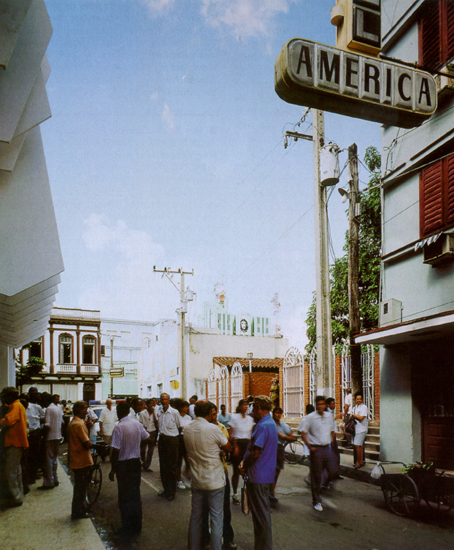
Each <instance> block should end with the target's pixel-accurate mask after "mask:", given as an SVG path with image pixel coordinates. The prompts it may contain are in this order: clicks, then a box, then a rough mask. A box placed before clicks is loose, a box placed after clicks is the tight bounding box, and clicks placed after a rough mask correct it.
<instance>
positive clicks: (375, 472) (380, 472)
mask: <svg viewBox="0 0 454 550" xmlns="http://www.w3.org/2000/svg"><path fill="white" fill-rule="evenodd" d="M382 475H383V469H382V467H381V466H380V462H377V464H375V466H374V469H373V470H372V472H371V473H370V477H372V478H374V479H380V478H381V476H382Z"/></svg>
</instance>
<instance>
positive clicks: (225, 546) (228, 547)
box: [209, 542, 238, 550]
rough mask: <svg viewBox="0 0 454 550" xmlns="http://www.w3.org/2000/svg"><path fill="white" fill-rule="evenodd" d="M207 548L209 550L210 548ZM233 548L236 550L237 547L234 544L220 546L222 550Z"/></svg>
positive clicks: (232, 549) (231, 549)
mask: <svg viewBox="0 0 454 550" xmlns="http://www.w3.org/2000/svg"><path fill="white" fill-rule="evenodd" d="M209 548H211V546H210V547H209ZM235 548H238V546H237V545H236V544H235V543H234V542H228V543H227V544H223V545H222V550H235Z"/></svg>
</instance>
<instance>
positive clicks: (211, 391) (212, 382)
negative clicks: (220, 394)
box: [208, 369, 218, 403]
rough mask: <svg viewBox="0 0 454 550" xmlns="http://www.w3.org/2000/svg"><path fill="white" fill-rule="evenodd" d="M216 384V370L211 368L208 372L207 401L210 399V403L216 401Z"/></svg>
mask: <svg viewBox="0 0 454 550" xmlns="http://www.w3.org/2000/svg"><path fill="white" fill-rule="evenodd" d="M217 385H218V376H217V372H216V370H215V369H212V370H210V373H209V374H208V401H211V402H212V403H216V398H217V391H216V390H217Z"/></svg>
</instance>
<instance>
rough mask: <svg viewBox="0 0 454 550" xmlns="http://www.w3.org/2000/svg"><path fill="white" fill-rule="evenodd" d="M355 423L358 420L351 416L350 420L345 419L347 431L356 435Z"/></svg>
mask: <svg viewBox="0 0 454 550" xmlns="http://www.w3.org/2000/svg"><path fill="white" fill-rule="evenodd" d="M355 424H356V421H355V419H354V418H349V419H348V420H345V433H347V434H350V435H355Z"/></svg>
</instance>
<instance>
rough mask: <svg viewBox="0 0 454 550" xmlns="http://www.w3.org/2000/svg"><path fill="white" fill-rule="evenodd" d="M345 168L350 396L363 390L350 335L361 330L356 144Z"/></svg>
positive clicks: (355, 346) (358, 359)
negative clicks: (346, 182) (346, 169)
mask: <svg viewBox="0 0 454 550" xmlns="http://www.w3.org/2000/svg"><path fill="white" fill-rule="evenodd" d="M348 166H349V172H350V182H349V183H350V195H349V199H350V201H349V209H348V218H349V240H348V303H349V312H348V313H349V324H350V361H351V362H350V365H351V382H352V393H353V395H355V392H358V391H362V389H363V371H362V366H361V346H360V345H359V344H355V341H354V335H355V334H358V333H359V331H360V330H361V318H360V313H359V284H358V273H359V216H360V202H359V183H358V147H357V146H356V143H354V144H353V145H350V147H349V148H348Z"/></svg>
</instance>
